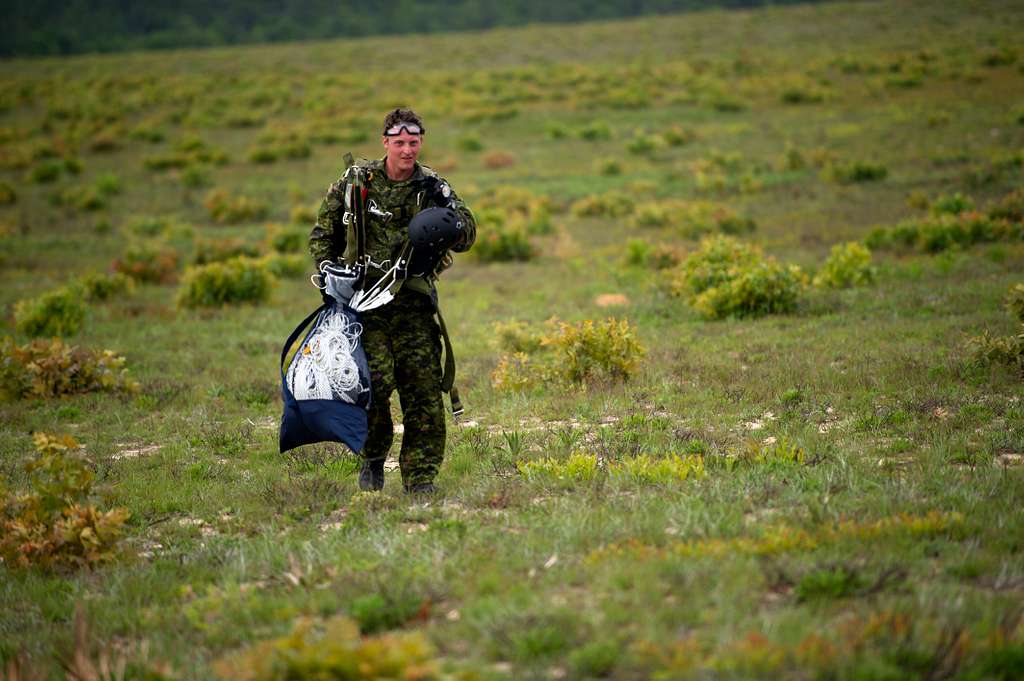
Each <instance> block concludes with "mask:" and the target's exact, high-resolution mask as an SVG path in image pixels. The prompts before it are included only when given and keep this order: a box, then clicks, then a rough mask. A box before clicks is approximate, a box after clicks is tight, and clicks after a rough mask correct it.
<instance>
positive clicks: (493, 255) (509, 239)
mask: <svg viewBox="0 0 1024 681" xmlns="http://www.w3.org/2000/svg"><path fill="white" fill-rule="evenodd" d="M471 253H473V254H474V256H475V257H476V258H477V259H478V260H480V261H481V262H509V261H519V262H522V261H526V260H531V259H533V258H535V257H536V256H537V249H536V248H535V247H534V246H533V244H532V243H530V238H529V237H528V236H527V235H526V231H525V230H524V229H522V228H519V227H515V226H513V227H498V228H496V229H493V228H492V229H490V230H487V231H486V232H484V234H483V235H482V236H479V237H477V240H476V244H474V246H473V250H472V251H471Z"/></svg>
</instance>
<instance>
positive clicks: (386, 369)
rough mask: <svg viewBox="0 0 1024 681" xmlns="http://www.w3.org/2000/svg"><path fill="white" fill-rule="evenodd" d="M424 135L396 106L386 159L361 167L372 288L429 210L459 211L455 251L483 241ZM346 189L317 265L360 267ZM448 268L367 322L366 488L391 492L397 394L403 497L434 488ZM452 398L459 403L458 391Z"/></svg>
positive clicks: (323, 222) (330, 205) (320, 235)
mask: <svg viewBox="0 0 1024 681" xmlns="http://www.w3.org/2000/svg"><path fill="white" fill-rule="evenodd" d="M425 133H426V130H425V129H424V127H423V122H422V121H421V120H420V117H419V116H417V115H416V114H415V113H414V112H413V111H412V110H410V109H395V110H394V111H392V112H391V113H389V114H388V115H387V117H386V118H385V119H384V130H383V136H382V138H381V142H382V144H383V145H384V152H385V154H384V158H381V159H379V160H375V161H370V162H368V163H361V164H360V165H362V166H363V168H364V169H365V174H364V177H365V183H366V187H367V190H368V191H367V194H366V197H365V201H364V204H365V205H366V206H367V211H366V228H365V246H364V250H365V254H366V256H368V257H369V268H368V271H367V277H366V286H367V287H369V286H370V285H372V284H373V283H374V282H375V281H376V280H378V279H380V278H381V277H382V276H383V274H384V272H385V270H386V269H387V268H389V267H390V266H391V261H392V260H393V259H395V257H396V256H397V254H398V251H399V250H400V249H401V247H402V245H403V243H404V242H405V240H406V238H407V235H408V226H409V221H410V219H411V218H412V217H413V216H414V215H416V213H418V212H419V211H420V210H422V209H424V208H427V207H430V206H439V207H442V208H451V209H452V210H454V211H455V212H456V214H457V215H458V216H459V219H460V220H461V222H462V229H461V236H460V237H459V239H458V240H457V241H456V243H455V244H454V245H453V246H452V248H451V250H453V251H457V252H462V251H466V250H468V249H469V247H470V246H472V245H473V241H474V240H475V239H476V221H475V219H474V218H473V214H472V212H470V210H469V209H468V208H467V207H466V204H465V203H463V202H462V201H461V200H460V199H459V197H458V196H457V195H456V194H455V192H454V191H452V190H451V187H450V186H449V185H448V183H447V182H445V181H444V179H442V178H441V177H439V176H438V175H437V173H435V172H434V171H433V170H431V169H430V168H428V167H426V166H424V165H421V164H420V163H418V162H417V160H416V159H417V158H418V156H419V154H420V149H421V148H422V144H423V136H424V134H425ZM346 170H347V169H346ZM345 190H346V180H345V176H344V175H343V176H342V178H341V179H339V180H338V181H337V182H335V183H334V184H332V185H331V186H330V188H329V189H328V190H327V196H326V198H325V199H324V201H323V203H322V204H321V205H320V210H319V212H318V213H317V220H316V225H315V226H314V227H313V231H312V233H311V234H310V237H309V250H310V253H311V254H312V255H313V260H314V261H315V262H316V263H317V265H319V264H320V263H321V262H323V261H324V260H330V261H332V262H339V263H340V262H342V261H344V262H345V263H348V264H354V263H355V261H356V237H355V234H354V225H353V224H352V222H353V221H351V220H350V221H349V223H350V224H348V225H347V226H346V224H345V223H344V217H343V216H344V214H345ZM450 265H451V256H450V255H449V256H447V257H446V258H445V259H444V262H443V263H442V265H441V266H439V267H438V269H437V270H436V271H435V272H434V274H433V275H431V276H425V277H410V278H409V279H408V280H406V281H405V283H404V284H403V285H402V288H401V289H400V290H399V292H398V294H397V295H396V296H395V299H394V300H393V301H391V302H390V303H388V304H386V305H384V306H382V307H379V308H377V309H374V310H368V311H366V312H363V313H362V315H361V321H362V324H363V336H362V341H363V348H364V350H365V351H366V355H367V360H368V361H369V365H370V382H371V388H372V400H371V406H370V412H369V436H368V438H367V441H366V447H365V448H364V449H363V451H362V452H361V454H362V457H363V463H362V467H361V468H360V471H359V488H360V489H363V490H380V489H382V488H383V487H384V460H385V458H387V454H388V450H390V449H391V442H392V439H393V437H394V426H393V425H392V421H391V393H392V392H394V390H395V389H397V390H398V398H399V403H400V405H401V408H402V422H403V425H404V433H403V435H402V448H401V452H400V455H399V467H400V469H401V473H402V482H403V484H404V486H405V490H406V491H407V492H411V493H425V494H432V493H434V492H435V491H436V489H435V487H434V477H435V476H436V475H437V471H438V468H439V467H440V466H441V461H442V459H443V458H444V448H445V414H444V403H443V401H442V396H441V393H442V369H441V328H442V327H439V325H438V319H439V317H438V318H437V319H435V315H436V314H437V290H436V288H435V280H436V277H437V274H439V273H440V271H441V270H442V269H444V268H445V267H448V266H450ZM442 324H443V322H442ZM449 356H450V355H449ZM452 398H453V403H454V402H456V400H457V398H456V397H455V392H454V391H453V392H452Z"/></svg>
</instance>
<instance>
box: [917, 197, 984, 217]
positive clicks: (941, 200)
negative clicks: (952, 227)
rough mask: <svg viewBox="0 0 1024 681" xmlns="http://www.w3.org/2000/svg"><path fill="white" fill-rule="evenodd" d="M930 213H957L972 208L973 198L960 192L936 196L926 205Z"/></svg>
mask: <svg viewBox="0 0 1024 681" xmlns="http://www.w3.org/2000/svg"><path fill="white" fill-rule="evenodd" d="M928 210H929V211H931V214H932V215H959V214H960V213H965V212H967V211H972V210H974V200H973V199H971V197H969V196H964V195H963V194H961V193H960V192H956V193H954V194H943V195H941V196H938V197H936V199H935V200H934V201H932V203H931V205H930V206H929V207H928Z"/></svg>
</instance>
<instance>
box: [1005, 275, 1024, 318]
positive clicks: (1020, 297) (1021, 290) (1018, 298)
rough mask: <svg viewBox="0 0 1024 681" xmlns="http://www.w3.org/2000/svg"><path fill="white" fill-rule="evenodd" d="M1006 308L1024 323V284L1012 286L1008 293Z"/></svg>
mask: <svg viewBox="0 0 1024 681" xmlns="http://www.w3.org/2000/svg"><path fill="white" fill-rule="evenodd" d="M1006 309H1007V310H1009V312H1010V314H1011V315H1013V317H1014V318H1015V319H1016V320H1017V321H1018V322H1020V323H1021V324H1024V284H1017V285H1016V286H1013V287H1011V288H1010V292H1009V293H1008V294H1007V295H1006Z"/></svg>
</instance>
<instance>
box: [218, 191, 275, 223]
mask: <svg viewBox="0 0 1024 681" xmlns="http://www.w3.org/2000/svg"><path fill="white" fill-rule="evenodd" d="M203 205H204V206H206V210H207V211H208V212H209V214H210V218H211V219H212V220H213V221H214V222H216V223H218V224H236V223H239V222H244V221H246V220H259V219H262V218H263V217H265V216H266V214H267V205H266V204H265V203H263V202H262V201H258V200H256V199H251V198H249V197H247V196H232V195H231V194H230V193H229V192H228V190H226V189H213V190H211V191H210V193H209V194H207V195H206V199H205V200H204V201H203Z"/></svg>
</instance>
